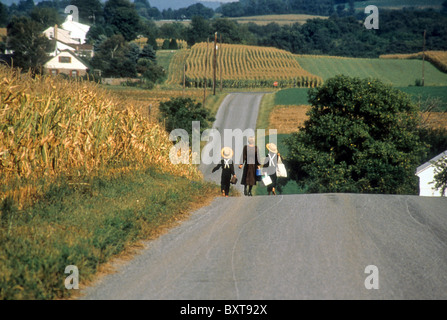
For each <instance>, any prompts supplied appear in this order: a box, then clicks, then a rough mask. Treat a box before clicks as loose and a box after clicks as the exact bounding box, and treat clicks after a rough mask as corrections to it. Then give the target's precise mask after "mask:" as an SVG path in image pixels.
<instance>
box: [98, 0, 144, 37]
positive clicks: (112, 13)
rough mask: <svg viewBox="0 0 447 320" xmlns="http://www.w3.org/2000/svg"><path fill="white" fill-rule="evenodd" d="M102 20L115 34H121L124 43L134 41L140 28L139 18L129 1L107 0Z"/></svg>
mask: <svg viewBox="0 0 447 320" xmlns="http://www.w3.org/2000/svg"><path fill="white" fill-rule="evenodd" d="M104 19H105V22H106V23H107V24H109V25H110V26H112V28H113V29H114V31H115V33H116V34H121V35H123V37H124V38H125V39H126V41H131V40H134V39H135V38H136V37H137V34H138V28H139V26H140V16H139V15H138V12H137V11H136V9H135V5H134V4H133V3H131V2H130V1H129V0H109V1H107V2H106V4H105V6H104Z"/></svg>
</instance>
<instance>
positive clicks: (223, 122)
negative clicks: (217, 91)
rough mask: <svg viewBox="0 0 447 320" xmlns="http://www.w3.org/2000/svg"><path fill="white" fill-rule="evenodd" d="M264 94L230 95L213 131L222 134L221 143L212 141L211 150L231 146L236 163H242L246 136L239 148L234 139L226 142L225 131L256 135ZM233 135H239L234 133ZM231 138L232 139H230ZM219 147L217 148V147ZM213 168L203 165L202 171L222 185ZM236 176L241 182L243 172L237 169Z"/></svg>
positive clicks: (210, 179) (206, 177)
mask: <svg viewBox="0 0 447 320" xmlns="http://www.w3.org/2000/svg"><path fill="white" fill-rule="evenodd" d="M262 97H263V94H262V93H235V94H229V95H227V97H226V98H225V99H224V101H223V102H222V104H221V106H220V108H219V110H218V112H217V114H216V121H215V122H214V125H213V129H216V130H217V131H219V133H220V137H221V139H220V141H213V139H210V140H211V141H210V143H209V148H210V149H213V147H214V149H215V150H216V151H219V152H220V149H221V148H220V147H224V146H229V147H231V148H232V149H233V150H234V151H235V158H236V161H238V163H239V162H241V157H242V148H243V146H244V145H245V144H246V138H248V136H245V138H244V140H243V141H240V147H239V148H237V142H236V141H235V140H234V139H230V140H231V141H228V140H227V141H226V143H225V141H224V138H225V129H229V130H240V131H241V132H242V133H246V134H249V132H250V131H251V132H253V133H256V121H257V119H258V111H259V105H260V103H261V100H262ZM232 133H235V134H236V133H237V132H236V131H232ZM230 138H231V137H230ZM216 145H217V146H216ZM219 154H220V153H219ZM212 169H213V166H211V165H205V164H202V165H201V166H200V170H201V171H202V172H203V175H204V177H205V179H207V180H209V181H214V182H216V183H217V184H220V171H217V172H215V173H212V172H211V170H212ZM235 170H236V175H237V177H238V179H239V181H241V177H242V170H239V169H238V168H235ZM237 188H238V189H239V190H240V191H243V187H242V186H241V185H240V184H238V185H237Z"/></svg>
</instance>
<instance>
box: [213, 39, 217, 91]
mask: <svg viewBox="0 0 447 320" xmlns="http://www.w3.org/2000/svg"><path fill="white" fill-rule="evenodd" d="M213 60H214V61H213V95H216V72H217V32H216V33H214V59H213Z"/></svg>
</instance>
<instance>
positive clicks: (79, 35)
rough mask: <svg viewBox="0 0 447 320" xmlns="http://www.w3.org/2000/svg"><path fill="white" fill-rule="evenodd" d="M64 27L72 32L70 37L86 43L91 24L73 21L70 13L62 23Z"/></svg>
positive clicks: (80, 42) (79, 42)
mask: <svg viewBox="0 0 447 320" xmlns="http://www.w3.org/2000/svg"><path fill="white" fill-rule="evenodd" d="M61 27H62V29H64V30H67V31H68V32H70V38H71V39H73V40H75V41H77V43H78V44H84V43H85V40H86V38H87V33H88V31H89V30H90V26H88V25H86V24H82V23H79V22H76V21H73V16H72V15H69V16H67V18H66V19H65V22H64V23H63V24H62V26H61Z"/></svg>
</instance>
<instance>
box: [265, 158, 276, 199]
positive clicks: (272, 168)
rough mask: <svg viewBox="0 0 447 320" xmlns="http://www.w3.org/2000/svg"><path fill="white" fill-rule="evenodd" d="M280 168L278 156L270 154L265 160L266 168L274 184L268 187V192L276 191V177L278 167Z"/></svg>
mask: <svg viewBox="0 0 447 320" xmlns="http://www.w3.org/2000/svg"><path fill="white" fill-rule="evenodd" d="M277 166H278V154H277V153H273V152H269V154H268V155H267V157H266V158H265V163H264V168H267V170H266V172H267V174H268V175H269V176H270V178H271V179H272V183H271V184H269V185H268V186H267V192H272V191H273V188H275V190H276V183H277V181H278V176H277V175H276V167H277Z"/></svg>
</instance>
